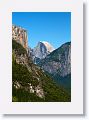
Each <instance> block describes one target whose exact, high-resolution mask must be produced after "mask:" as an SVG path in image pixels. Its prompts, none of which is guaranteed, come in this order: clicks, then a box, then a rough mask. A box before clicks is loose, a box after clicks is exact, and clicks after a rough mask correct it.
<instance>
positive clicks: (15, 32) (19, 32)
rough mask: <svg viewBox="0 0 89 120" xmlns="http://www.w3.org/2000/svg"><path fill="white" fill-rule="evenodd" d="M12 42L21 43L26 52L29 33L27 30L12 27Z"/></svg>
mask: <svg viewBox="0 0 89 120" xmlns="http://www.w3.org/2000/svg"><path fill="white" fill-rule="evenodd" d="M12 40H15V41H16V42H18V43H20V44H21V45H22V46H23V47H24V48H25V49H26V50H27V49H28V42H27V31H26V30H25V29H23V28H21V27H19V26H16V25H12Z"/></svg>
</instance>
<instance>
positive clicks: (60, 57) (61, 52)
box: [39, 42, 71, 77]
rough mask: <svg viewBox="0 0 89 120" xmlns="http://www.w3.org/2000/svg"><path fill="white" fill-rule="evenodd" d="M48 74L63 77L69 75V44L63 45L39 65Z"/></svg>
mask: <svg viewBox="0 0 89 120" xmlns="http://www.w3.org/2000/svg"><path fill="white" fill-rule="evenodd" d="M39 65H40V66H41V68H42V69H43V70H45V71H47V72H48V73H50V74H53V75H56V74H59V75H60V76H62V77H64V76H66V75H68V74H70V73H71V43H70V42H68V43H65V44H63V45H62V46H61V47H60V48H58V49H56V50H54V51H53V52H52V53H50V54H49V55H47V56H46V58H45V59H43V60H41V62H40V63H39Z"/></svg>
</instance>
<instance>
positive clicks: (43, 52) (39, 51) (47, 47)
mask: <svg viewBox="0 0 89 120" xmlns="http://www.w3.org/2000/svg"><path fill="white" fill-rule="evenodd" d="M53 50H54V48H53V47H52V45H51V44H50V43H48V42H44V41H43V42H41V41H40V42H39V43H38V45H37V46H36V47H35V48H34V49H30V50H29V51H30V52H29V53H30V55H31V57H32V60H33V62H34V63H35V64H37V63H39V62H40V60H41V59H43V58H45V57H46V56H47V55H48V54H50V53H51V52H52V51H53Z"/></svg>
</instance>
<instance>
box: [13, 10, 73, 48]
mask: <svg viewBox="0 0 89 120" xmlns="http://www.w3.org/2000/svg"><path fill="white" fill-rule="evenodd" d="M12 24H14V25H17V26H20V27H22V28H24V29H25V30H27V34H28V45H29V46H30V47H31V48H34V47H36V45H37V43H38V42H39V41H47V42H49V43H50V44H51V45H52V46H53V47H54V48H55V49H56V48H58V47H60V46H61V45H62V44H64V43H66V42H69V41H71V12H13V13H12Z"/></svg>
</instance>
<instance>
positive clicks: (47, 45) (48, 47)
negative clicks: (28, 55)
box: [40, 41, 55, 52]
mask: <svg viewBox="0 0 89 120" xmlns="http://www.w3.org/2000/svg"><path fill="white" fill-rule="evenodd" d="M40 42H42V43H43V44H44V45H45V46H46V48H47V51H48V52H52V51H53V50H55V49H54V47H53V46H52V45H51V44H50V43H48V42H46V41H40Z"/></svg>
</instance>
